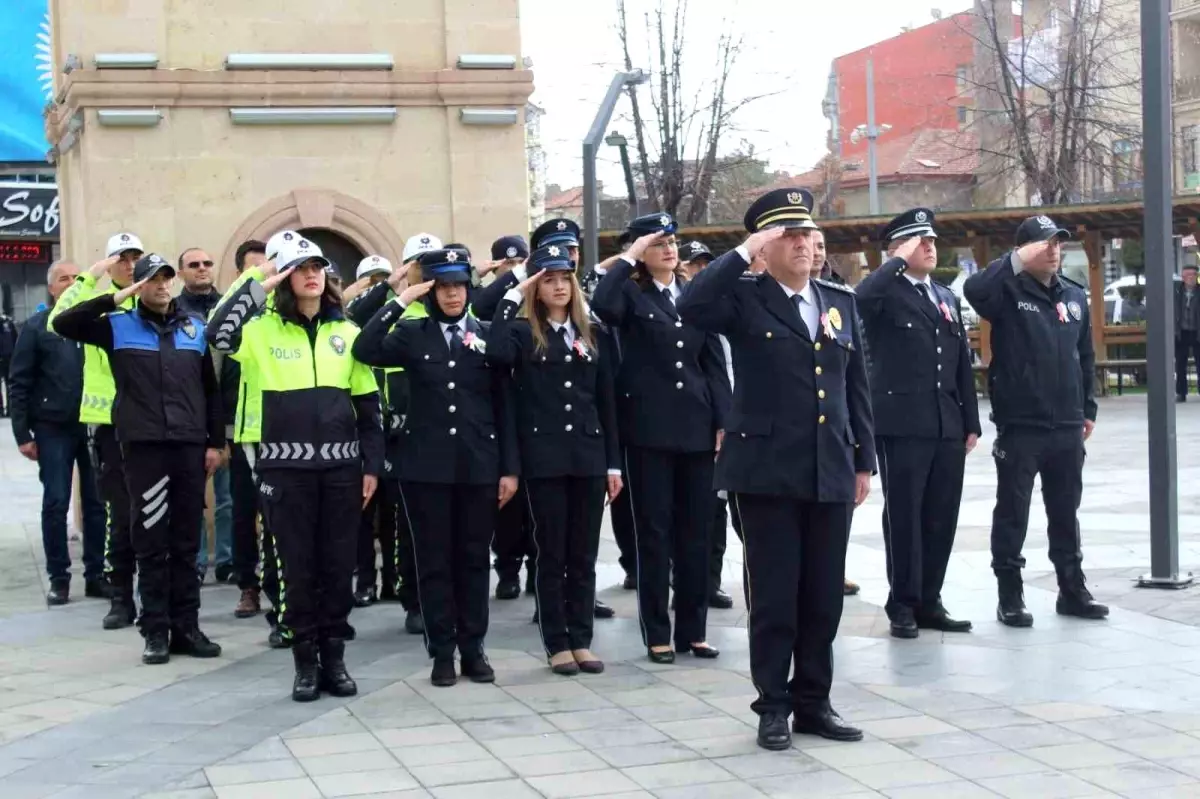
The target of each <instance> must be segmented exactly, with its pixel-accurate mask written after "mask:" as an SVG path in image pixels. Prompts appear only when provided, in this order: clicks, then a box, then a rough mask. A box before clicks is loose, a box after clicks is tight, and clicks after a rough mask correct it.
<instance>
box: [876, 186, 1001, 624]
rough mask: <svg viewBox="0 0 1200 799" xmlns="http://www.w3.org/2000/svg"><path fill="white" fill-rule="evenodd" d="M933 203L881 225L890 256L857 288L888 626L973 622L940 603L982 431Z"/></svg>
mask: <svg viewBox="0 0 1200 799" xmlns="http://www.w3.org/2000/svg"><path fill="white" fill-rule="evenodd" d="M933 221H934V217H933V211H931V210H929V209H928V208H913V209H911V210H908V211H905V212H904V213H902V214H900V215H899V216H897V217H896V218H895V219H893V220H892V221H891V222H889V223H888V225H887V226H886V227H885V228H884V229H883V232H882V236H881V238H882V240H883V242H884V244H885V245H886V247H887V252H888V260H887V262H886V263H884V265H883V266H881V267H880V268H879V269H876V270H875V271H874V272H872V273H871V274H870V275H868V276H867V277H865V278H863V281H862V282H861V283H859V284H858V287H857V289H856V290H855V294H856V296H857V298H858V308H859V311H860V312H861V313H862V320H863V327H864V328H865V331H866V335H867V345H868V347H869V348H870V351H871V359H870V361H871V366H870V371H871V407H872V410H873V411H874V415H875V451H876V453H877V454H878V456H879V473H880V476H881V477H882V478H883V500H884V510H883V539H884V543H885V544H886V553H887V571H888V583H889V584H890V586H891V592H890V593H889V595H888V600H887V606H886V609H887V614H888V618H889V619H890V620H891V628H892V635H893V636H894V637H896V638H916V637H917V631H918V628H922V627H923V628H926V629H932V630H941V631H943V632H967V631H969V630H970V629H971V622H969V621H958V620H956V619H952V618H951V617H950V615H949V614H948V613H947V612H946V609H945V607H943V606H942V600H941V592H942V583H943V581H944V580H945V577H946V565H947V563H949V561H950V550H951V549H952V548H953V545H954V532H955V528H956V527H957V526H958V508H959V503H960V502H961V500H962V485H963V470H964V468H965V467H966V457H967V453H968V452H970V451H971V450H972V449H974V448H975V444H976V443H977V442H978V441H979V434H980V427H979V403H978V401H977V400H976V398H975V383H974V374H973V373H972V371H971V353H970V350H969V348H968V347H967V338H966V330H964V329H963V326H962V311H961V309H960V307H959V303H958V299H957V298H956V297H955V296H954V293H953V292H952V291H950V290H949V289H948V288H946V287H945V286H939V285H938V284H937V283H934V282H933V281H932V280H930V279H929V275H930V273H931V272H932V271H933V268H934V267H935V266H937V245H936V244H935V242H936V240H937V233H935V232H934V229H933Z"/></svg>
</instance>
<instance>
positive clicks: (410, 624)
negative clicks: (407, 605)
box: [404, 610, 425, 635]
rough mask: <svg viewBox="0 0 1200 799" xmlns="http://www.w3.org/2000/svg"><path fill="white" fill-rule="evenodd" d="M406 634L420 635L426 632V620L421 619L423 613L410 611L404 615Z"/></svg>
mask: <svg viewBox="0 0 1200 799" xmlns="http://www.w3.org/2000/svg"><path fill="white" fill-rule="evenodd" d="M404 632H406V633H408V634H409V635H420V634H421V633H423V632H425V619H423V618H421V611H419V610H410V611H408V612H407V613H405V614H404Z"/></svg>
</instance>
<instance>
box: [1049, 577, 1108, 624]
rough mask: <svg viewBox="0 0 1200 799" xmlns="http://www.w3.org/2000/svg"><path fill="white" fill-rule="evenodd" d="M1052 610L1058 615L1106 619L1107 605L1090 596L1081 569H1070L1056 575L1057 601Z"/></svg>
mask: <svg viewBox="0 0 1200 799" xmlns="http://www.w3.org/2000/svg"><path fill="white" fill-rule="evenodd" d="M1054 610H1055V612H1057V613H1058V615H1060V616H1075V617H1076V618H1080V619H1093V620H1096V619H1107V618H1108V606H1107V605H1101V604H1100V603H1099V602H1097V601H1096V600H1095V599H1093V598H1092V592H1091V591H1089V590H1088V588H1087V579H1086V578H1085V577H1084V576H1083V570H1081V569H1072V570H1070V571H1066V572H1061V573H1059V575H1058V601H1057V602H1055V603H1054Z"/></svg>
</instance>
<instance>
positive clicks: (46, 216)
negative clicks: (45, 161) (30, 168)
mask: <svg viewBox="0 0 1200 799" xmlns="http://www.w3.org/2000/svg"><path fill="white" fill-rule="evenodd" d="M58 223H59V215H58V187H57V186H55V185H53V184H38V183H0V238H4V237H17V238H58Z"/></svg>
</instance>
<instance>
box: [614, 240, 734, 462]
mask: <svg viewBox="0 0 1200 799" xmlns="http://www.w3.org/2000/svg"><path fill="white" fill-rule="evenodd" d="M632 272H633V265H632V264H631V263H629V261H627V260H625V259H624V258H622V259H621V260H619V261H617V263H616V264H615V265H614V266H613V267H612V268H611V269H609V270H608V273H607V274H606V275H605V276H604V277H603V278H602V279H601V280H600V283H599V284H598V285H597V286H596V291H595V294H594V295H593V297H592V310H593V311H595V313H596V315H597V316H599V317H600V319H601V320H603V321H604V322H606V323H607V324H608V325H610V326H611V327H613V328H614V329H615V332H616V333H617V334H618V335H619V337H620V346H621V363H620V367H619V368H618V370H617V382H616V386H617V409H618V417H619V418H618V423H619V425H620V428H621V441H622V443H623V444H625V445H626V446H634V447H644V448H647V449H659V450H667V451H669V452H709V451H712V450H713V449H715V447H716V433H717V431H718V430H724V429H725V416H726V414H727V413H728V411H729V405H730V401H731V397H732V390H731V389H730V386H729V376H728V374H727V373H726V371H725V356H724V352H723V351H722V349H721V342H720V340H719V339H718V338H717V337H716V336H715V335H713V334H710V333H705V332H704V331H703V330H700V329H698V328H697V327H695V326H693V325H691V324H689V323H686V322H684V321H683V319H682V318H681V317H680V312H679V311H677V310H676V308H674V307H672V306H671V303H670V302H668V301H667V299H666V298H665V297H663V296H662V294H660V293H659V289H658V287H657V286H656V285H655V284H654V282H653V281H650V282H649V283H648V284H647V285H646V286H645V287H642V286H639V285H638V284H637V283H636V282H634V281H633V280H631V279H630V275H631V274H632ZM689 290H690V289H689V287H688V286H683V295H682V296H681V298H680V299H679V300H678V301H677V302H679V303H682V302H683V298H685V297H686V296H687V293H688V291H689Z"/></svg>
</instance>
